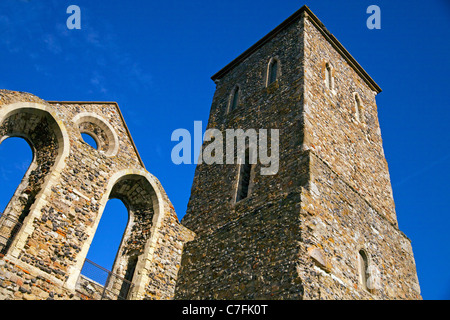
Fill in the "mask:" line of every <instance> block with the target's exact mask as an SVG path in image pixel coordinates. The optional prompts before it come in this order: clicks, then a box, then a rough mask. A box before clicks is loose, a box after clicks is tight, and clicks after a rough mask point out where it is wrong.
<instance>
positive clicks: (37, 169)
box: [0, 102, 68, 254]
mask: <svg viewBox="0 0 450 320" xmlns="http://www.w3.org/2000/svg"><path fill="white" fill-rule="evenodd" d="M10 137H20V138H23V139H24V140H25V141H26V142H27V143H28V145H29V146H30V148H31V151H32V155H33V156H32V161H31V164H30V166H29V168H28V170H27V171H26V173H25V175H24V177H23V179H22V182H21V183H20V184H19V186H18V187H17V189H16V191H15V193H14V195H13V197H12V198H11V200H10V201H9V203H8V205H7V207H6V208H5V210H4V212H3V215H2V216H1V218H0V228H1V230H0V232H1V235H2V237H1V238H0V251H1V252H2V253H3V254H5V253H6V252H8V251H9V250H10V248H15V249H18V247H20V245H17V243H18V242H20V241H19V239H18V236H16V235H20V236H25V234H24V233H23V232H20V230H24V229H27V227H28V224H29V221H30V220H31V217H32V216H33V215H34V214H38V210H37V208H38V207H39V206H40V204H41V201H42V197H41V195H42V194H43V192H44V191H45V189H46V185H47V184H48V183H49V182H50V180H51V177H52V175H55V174H57V171H59V170H60V169H61V168H62V167H63V166H64V158H65V157H66V156H67V154H68V148H67V147H68V141H67V132H66V130H65V127H64V126H63V125H62V123H61V121H59V120H58V117H57V116H56V115H55V114H54V112H53V111H52V110H51V109H50V108H49V107H48V106H45V105H43V104H38V103H26V102H25V103H13V104H10V105H7V106H3V107H2V109H1V110H0V143H1V142H2V141H4V140H5V139H7V138H10ZM28 229H29V228H28ZM1 240H4V241H1Z"/></svg>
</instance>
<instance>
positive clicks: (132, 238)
mask: <svg viewBox="0 0 450 320" xmlns="http://www.w3.org/2000/svg"><path fill="white" fill-rule="evenodd" d="M14 103H17V104H20V105H19V107H20V106H24V107H27V108H28V109H30V110H32V111H31V113H32V114H33V113H37V114H39V113H40V112H42V110H45V111H46V112H47V113H48V114H49V115H50V117H52V118H54V119H55V121H56V123H57V127H58V128H61V133H58V138H59V139H58V143H57V144H56V147H57V148H58V150H57V152H58V156H57V159H56V161H55V164H54V165H53V166H51V168H48V169H47V170H48V171H49V174H48V175H47V176H46V178H45V179H44V182H43V183H42V185H41V190H40V192H39V193H38V194H36V197H35V201H34V202H33V204H32V205H31V208H30V212H29V214H28V215H27V216H26V218H25V219H24V221H23V226H22V227H21V229H20V230H19V232H18V234H17V236H16V237H15V238H14V241H13V242H12V244H11V247H10V248H9V249H8V251H7V253H6V254H5V255H2V256H1V260H2V262H1V266H0V272H1V274H0V277H1V278H0V295H1V296H2V297H5V298H7V299H45V298H53V299H75V298H76V295H75V294H78V293H77V292H76V291H75V283H76V281H77V279H78V275H79V272H80V270H81V268H82V266H83V263H84V259H85V257H86V255H87V252H88V250H89V246H90V244H91V241H92V239H93V237H94V234H95V231H96V228H97V226H98V223H99V221H100V217H101V214H102V213H103V209H104V207H105V205H106V202H107V200H108V198H109V195H110V192H111V190H112V188H113V187H114V185H115V183H116V182H117V181H123V179H128V177H135V176H137V177H140V180H141V181H144V182H145V184H146V185H147V187H146V188H144V189H142V188H141V189H140V191H138V190H139V186H138V185H137V184H135V185H131V187H132V190H131V191H130V192H129V193H126V194H125V195H126V196H127V197H128V198H129V199H131V201H134V202H136V203H133V206H134V207H135V208H137V207H138V205H139V203H141V204H143V205H147V206H154V207H155V208H156V209H152V210H151V211H152V212H153V213H152V214H151V215H150V216H149V218H150V219H151V221H147V222H145V223H144V224H143V225H139V223H140V222H142V221H144V220H145V219H144V220H142V219H141V218H139V217H138V214H137V212H133V215H132V217H134V218H133V219H135V220H133V221H131V222H130V225H133V224H134V225H136V226H137V227H138V228H141V229H142V228H144V229H146V230H147V231H145V230H142V231H145V232H147V233H148V234H149V235H148V236H142V237H141V236H139V235H137V234H136V232H134V233H133V232H127V233H126V236H125V237H124V243H125V244H126V243H127V241H128V244H132V249H133V250H134V251H136V252H139V260H138V261H139V262H138V266H137V268H136V272H135V275H134V277H133V283H135V288H137V289H138V292H137V291H136V290H135V292H134V293H133V296H132V298H136V299H142V298H144V296H147V297H149V298H155V297H156V298H161V299H170V297H171V296H172V295H173V290H174V282H175V279H176V274H177V271H178V268H179V260H180V259H181V256H180V255H181V248H182V245H183V243H184V242H185V241H187V239H188V238H189V236H191V235H190V233H189V231H188V230H186V228H185V227H183V226H181V225H180V224H179V222H178V219H177V217H176V214H175V211H174V210H173V207H170V206H171V205H170V201H169V200H168V197H167V195H166V194H165V192H164V189H163V188H162V186H161V185H160V183H159V182H158V181H157V179H156V178H154V177H153V176H152V175H150V174H149V173H148V172H147V171H146V170H145V168H144V167H143V165H142V163H141V161H140V159H139V156H138V154H137V151H136V149H135V147H134V144H133V142H132V140H131V138H130V137H129V132H128V129H127V128H126V125H125V124H124V122H123V118H122V116H121V114H120V110H119V109H118V107H117V105H116V104H115V103H95V102H94V103H83V102H80V103H64V102H52V103H49V102H46V101H43V100H42V99H39V98H37V97H35V96H33V95H31V94H27V93H21V92H13V91H6V90H2V92H1V105H0V111H1V110H2V109H4V110H6V109H5V108H10V107H11V105H13V104H14ZM28 109H27V110H28ZM19 111H20V110H19ZM23 125H24V126H27V125H29V123H27V122H26V121H24V122H23ZM82 132H87V133H89V134H91V135H93V136H94V137H95V139H96V141H97V144H98V150H96V149H94V148H92V147H91V146H89V145H88V144H87V143H85V142H84V141H83V139H82V137H81V133H82ZM30 135H39V132H30ZM61 136H62V137H61ZM41 174H42V172H40V171H39V170H36V171H34V172H31V173H30V177H31V178H33V176H34V175H41ZM130 181H131V182H130V183H132V182H133V181H134V180H133V179H131V178H130ZM147 189H148V190H154V191H146V190H147ZM133 190H134V191H136V192H137V193H136V192H135V193H134V194H132V191H133ZM149 192H151V193H152V195H151V196H149ZM16 196H17V197H20V196H21V194H20V192H17V193H16ZM140 199H145V201H144V200H140ZM13 200H14V199H13ZM139 201H140V202H139ZM152 201H153V202H152ZM13 202H14V201H13ZM19 211H20V210H19ZM142 212H145V210H144V211H142ZM165 223H169V224H168V225H165ZM127 237H128V238H129V239H128V238H127ZM138 242H140V243H138ZM165 246H173V247H171V248H166V247H165ZM130 248H131V247H130ZM122 249H124V248H122ZM122 249H121V250H120V251H119V253H118V257H119V259H118V260H120V257H122V256H123V257H125V258H126V256H125V255H123V252H125V251H123V250H122ZM150 264H153V265H155V266H156V267H155V266H154V267H153V268H148V266H149V265H150ZM16 269H17V270H21V271H18V272H12V270H16ZM150 269H151V271H152V272H155V273H157V274H160V273H162V274H164V276H163V277H162V279H159V280H157V281H156V282H155V283H151V281H152V278H151V277H149V275H148V274H147V272H150ZM117 270H119V269H117ZM117 270H115V271H117ZM118 272H119V271H118ZM125 272H126V270H123V269H121V271H120V272H119V276H124V275H125ZM11 276H12V278H11ZM44 282H45V286H44V285H42V286H38V284H39V283H44ZM41 287H42V288H41ZM146 287H152V288H153V291H154V292H156V294H155V295H154V297H153V296H152V295H151V294H150V293H148V290H147V289H146ZM74 295H75V296H74ZM84 298H88V297H84Z"/></svg>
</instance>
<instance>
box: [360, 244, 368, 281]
mask: <svg viewBox="0 0 450 320" xmlns="http://www.w3.org/2000/svg"><path fill="white" fill-rule="evenodd" d="M358 259H359V261H358V262H359V282H360V284H361V286H362V288H363V289H364V290H367V279H368V278H369V275H368V271H369V261H368V259H367V254H366V252H365V251H364V250H362V249H361V250H359V254H358Z"/></svg>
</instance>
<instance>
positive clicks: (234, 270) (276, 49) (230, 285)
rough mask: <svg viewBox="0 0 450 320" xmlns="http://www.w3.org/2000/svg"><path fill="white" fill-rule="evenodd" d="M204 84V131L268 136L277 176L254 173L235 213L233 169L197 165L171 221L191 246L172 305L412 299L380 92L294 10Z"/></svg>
mask: <svg viewBox="0 0 450 320" xmlns="http://www.w3.org/2000/svg"><path fill="white" fill-rule="evenodd" d="M273 60H276V61H277V66H278V70H277V76H276V81H274V82H272V83H269V82H268V79H269V77H270V72H271V71H270V70H271V65H272V61H273ZM212 79H213V80H214V81H215V83H216V92H215V94H214V98H213V102H212V106H211V112H210V117H209V123H208V128H216V129H218V130H220V131H222V132H225V130H226V129H228V128H231V129H238V128H241V129H244V130H248V129H260V128H265V129H278V130H279V136H280V141H279V158H280V159H279V164H280V167H279V171H278V173H277V174H276V175H271V176H270V175H260V174H259V172H260V167H261V164H260V163H257V164H256V165H255V167H254V168H253V169H252V170H253V175H252V178H251V179H250V181H249V183H250V190H251V192H250V195H249V196H248V197H247V198H245V199H243V200H240V201H236V193H237V188H238V181H239V172H240V165H239V164H236V165H230V164H228V165H222V164H214V165H208V164H199V165H197V169H196V172H195V176H194V181H193V185H192V191H191V198H190V200H189V204H188V209H187V213H186V216H185V217H184V218H183V220H182V224H183V225H185V226H186V227H187V228H189V229H191V230H192V231H194V232H195V233H196V234H197V235H196V238H195V240H194V241H192V242H189V243H187V244H186V246H185V248H184V253H183V257H182V264H181V269H180V273H179V276H178V281H177V287H176V294H175V297H176V298H177V299H421V297H420V287H419V284H418V279H417V274H416V268H415V262H414V257H413V253H412V248H411V243H410V240H409V239H408V238H407V237H406V236H405V235H404V234H403V233H402V232H401V231H400V230H399V229H398V225H397V219H396V214H395V207H394V201H393V196H392V190H391V185H390V178H389V171H388V166H387V163H386V160H385V156H384V152H383V146H382V139H381V132H380V126H379V123H378V118H377V105H376V101H375V97H376V95H377V93H379V92H380V91H381V89H380V88H379V87H378V85H377V84H376V83H375V82H374V81H373V80H372V79H371V78H370V77H369V75H368V74H367V73H366V72H365V71H364V70H363V69H362V68H361V66H360V65H359V64H358V63H357V62H356V61H355V60H354V59H353V58H352V56H351V55H350V54H349V53H348V52H347V51H346V50H345V49H344V47H343V46H342V45H341V44H340V43H339V41H338V40H337V39H336V38H335V37H334V36H333V35H332V34H331V33H330V32H329V31H328V30H327V29H326V28H325V27H324V25H323V24H322V23H321V22H320V21H319V20H318V18H317V17H316V16H315V15H314V14H313V13H312V12H311V11H310V10H309V9H308V8H307V7H306V6H305V7H302V8H301V9H300V10H299V11H297V12H296V13H295V14H293V15H292V16H291V17H289V18H288V19H287V20H286V21H285V22H283V23H282V24H281V25H280V26H278V27H277V28H276V29H274V30H273V31H272V32H270V33H269V34H268V35H267V36H265V37H264V38H263V39H261V40H260V41H258V42H257V43H256V44H255V45H254V46H252V47H251V48H249V49H248V50H247V51H245V52H244V53H243V54H242V55H240V56H239V57H237V58H236V59H235V60H233V61H232V62H231V63H230V64H229V65H227V66H226V67H225V68H224V69H222V70H221V71H219V72H218V73H217V74H216V75H214V76H213V77H212ZM236 87H238V88H239V98H238V106H237V107H236V108H234V109H233V110H231V109H232V108H230V103H232V102H231V100H232V98H231V97H233V99H234V96H233V94H234V92H235V91H236V89H235V88H236ZM234 100H236V99H234ZM208 143H210V142H205V143H204V145H203V148H204V147H205V146H207V145H208Z"/></svg>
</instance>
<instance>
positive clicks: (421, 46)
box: [0, 0, 450, 299]
mask: <svg viewBox="0 0 450 320" xmlns="http://www.w3.org/2000/svg"><path fill="white" fill-rule="evenodd" d="M72 4H76V5H78V6H79V7H80V8H81V19H82V20H81V30H68V29H67V27H66V20H67V18H68V17H69V14H67V13H66V9H67V7H68V6H69V5H72ZM304 4H306V5H308V6H309V7H310V8H311V10H312V11H313V12H314V13H315V14H316V15H317V16H318V17H319V19H321V21H322V22H323V23H324V24H325V26H326V27H327V28H328V29H329V30H330V31H331V32H332V33H333V34H334V35H335V36H336V37H337V38H338V40H339V41H340V42H341V43H342V44H343V45H344V47H346V48H347V50H348V51H349V52H350V53H351V54H352V55H353V56H354V57H355V58H356V60H357V61H358V62H359V63H360V64H361V65H362V66H363V68H364V69H365V70H366V71H367V72H368V73H369V74H370V75H371V76H372V78H373V79H374V80H375V81H376V82H377V83H378V84H379V85H380V86H381V88H382V89H383V92H382V93H381V94H379V95H378V97H377V104H378V108H379V119H380V123H381V130H382V136H383V141H384V148H385V153H386V157H387V160H388V164H389V169H390V174H391V180H392V185H393V190H394V199H395V202H396V210H397V215H398V220H399V226H400V229H401V230H402V231H403V232H404V233H405V234H406V235H407V236H408V237H409V238H410V239H411V240H412V243H413V249H414V254H415V258H416V264H417V270H418V275H419V281H420V285H421V288H422V295H423V297H424V298H425V299H449V298H450V272H449V270H450V249H449V245H448V244H449V243H450V236H449V231H448V230H449V227H450V215H449V213H450V210H449V206H448V204H447V201H449V200H450V197H449V190H450V188H449V187H450V186H449V181H450V173H449V170H448V165H449V163H450V135H449V132H448V127H449V123H450V108H449V107H450V106H449V92H450V86H449V78H450V63H449V56H450V1H448V0H430V1H427V2H426V4H424V2H423V1H417V0H414V1H387V0H373V1H365V0H354V1H350V0H345V1H344V0H341V1H336V0H334V1H325V0H314V1H286V0H285V1H275V0H239V1H238V0H232V1H217V0H201V1H200V0H191V1H181V0H172V1H142V0H128V1H87V0H70V1H64V0H53V1H52V0H48V1H47V0H40V1H39V0H2V1H1V2H0V88H2V89H9V90H17V91H25V92H30V93H33V94H35V95H37V96H39V97H40V98H43V99H45V100H76V101H86V100H89V101H116V102H117V103H118V104H119V106H120V107H121V110H122V112H123V114H124V117H125V120H126V121H127V124H128V126H129V129H130V131H131V134H132V136H133V139H134V141H135V143H136V145H137V148H138V150H139V152H140V154H141V157H142V159H143V161H144V163H145V164H146V167H147V169H148V170H149V171H150V172H151V173H152V174H154V175H155V176H156V177H158V178H159V179H160V181H161V182H162V184H163V186H164V188H165V190H166V191H167V193H168V195H169V197H170V199H171V201H172V202H173V204H174V206H175V209H176V211H177V213H178V215H179V217H180V218H181V217H182V216H183V215H184V213H185V210H186V205H187V201H188V199H189V193H190V188H191V184H192V179H193V174H194V169H195V166H194V165H180V166H176V165H174V164H173V163H172V162H171V158H170V154H171V149H172V148H173V147H174V145H175V144H176V143H175V142H172V141H171V140H170V137H171V134H172V132H173V131H174V130H175V129H178V128H186V129H188V130H192V129H193V124H194V121H203V125H204V126H206V123H207V119H208V115H209V109H210V104H211V101H212V97H213V93H214V88H215V86H214V83H213V82H212V81H211V80H210V77H211V76H212V75H213V74H214V73H215V72H217V71H218V70H220V69H221V68H222V67H224V66H225V65H226V64H227V63H228V62H230V61H231V60H232V59H234V58H235V57H236V56H238V55H239V54H240V53H242V52H243V51H244V50H245V49H247V48H248V47H250V46H251V45H252V44H254V43H255V42H256V41H257V40H259V39H260V38H262V37H263V36H264V35H265V34H267V33H268V32H269V31H271V30H272V29H273V28H275V27H276V26H277V25H278V24H279V23H281V22H282V21H283V20H285V19H286V18H287V17H288V16H290V15H291V14H292V13H294V12H295V11H296V10H298V9H299V8H300V7H301V6H302V5H304ZM371 4H375V5H378V6H379V7H380V8H381V30H369V29H368V28H367V27H366V19H367V18H368V16H369V15H368V14H367V13H366V9H367V7H368V6H369V5H371ZM15 140H19V141H15ZM20 142H21V141H20V139H14V140H13V139H8V140H6V141H5V142H4V143H3V144H2V145H0V195H1V197H0V207H1V209H0V210H3V208H4V207H5V206H6V204H7V202H8V200H9V197H10V196H11V193H12V192H13V191H14V189H15V186H17V185H18V183H19V181H20V179H21V177H22V175H23V173H24V171H25V169H26V168H27V166H28V164H27V161H28V163H29V161H30V160H29V159H28V160H27V157H28V158H30V157H31V156H30V150H29V148H28V147H27V146H26V145H23V141H22V143H20ZM27 148H28V149H27ZM22 154H23V156H22ZM27 154H28V155H27ZM19 169H22V170H23V171H21V172H20V170H19ZM18 172H20V174H18ZM108 206H109V207H111V210H108V212H111V213H110V214H109V215H108V216H109V217H110V220H109V222H108V221H105V224H106V227H105V228H106V229H108V230H110V231H111V230H113V229H112V225H111V221H112V220H114V221H115V222H117V221H118V220H117V219H119V218H116V217H115V216H114V215H115V213H114V212H115V210H113V209H112V208H113V207H115V206H116V204H115V203H113V202H111V203H108ZM119 215H120V216H121V217H122V218H120V219H122V221H125V220H126V213H124V209H123V210H122V212H121V213H120V214H118V216H119ZM105 217H106V215H105ZM105 219H107V218H105ZM102 223H103V221H102ZM122 228H123V227H122ZM106 238H107V239H108V236H106ZM108 241H111V240H108ZM99 243H100V244H99V247H101V243H102V242H101V241H100V240H99ZM103 243H104V242H103ZM90 257H91V258H92V259H93V260H95V259H98V260H97V261H98V262H99V263H100V264H102V265H105V264H106V265H105V266H106V267H109V266H108V265H107V264H108V263H110V262H107V261H106V260H102V258H101V257H96V256H95V255H94V256H92V255H91V253H90Z"/></svg>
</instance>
